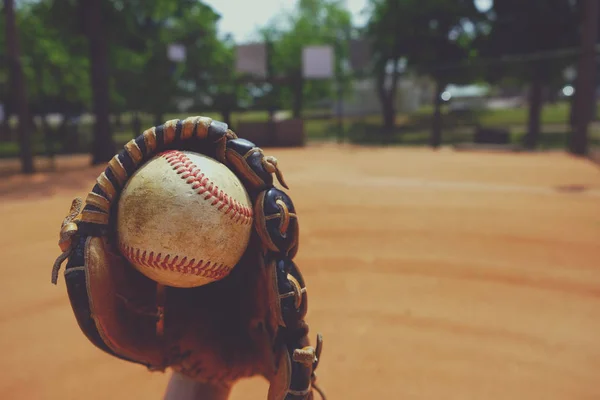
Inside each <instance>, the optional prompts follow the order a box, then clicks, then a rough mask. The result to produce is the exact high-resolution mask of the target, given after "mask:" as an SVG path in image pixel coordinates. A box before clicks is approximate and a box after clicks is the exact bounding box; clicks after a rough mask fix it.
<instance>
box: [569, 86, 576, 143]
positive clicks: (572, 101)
mask: <svg viewBox="0 0 600 400" xmlns="http://www.w3.org/2000/svg"><path fill="white" fill-rule="evenodd" d="M577 86H578V85H577V81H575V87H577ZM569 104H570V113H569V126H570V127H571V131H573V130H574V129H575V123H576V121H577V91H575V93H574V94H573V95H572V96H571V97H570V98H569Z"/></svg>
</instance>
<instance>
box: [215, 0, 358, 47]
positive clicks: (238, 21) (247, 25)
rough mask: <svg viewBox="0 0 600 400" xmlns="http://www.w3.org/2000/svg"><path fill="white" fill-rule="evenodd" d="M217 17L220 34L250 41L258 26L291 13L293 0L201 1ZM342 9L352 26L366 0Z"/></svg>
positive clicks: (351, 1) (348, 2)
mask: <svg viewBox="0 0 600 400" xmlns="http://www.w3.org/2000/svg"><path fill="white" fill-rule="evenodd" d="M204 2H205V3H206V4H208V5H210V6H211V7H212V8H213V9H214V10H215V11H217V12H218V13H219V14H221V21H220V24H219V32H220V34H225V33H231V34H232V35H233V37H234V39H235V41H236V42H238V43H243V42H246V41H251V40H253V39H254V36H255V34H256V32H257V30H258V28H259V27H261V26H264V25H265V24H266V23H267V22H269V21H270V20H271V19H272V18H274V17H275V16H277V15H279V14H280V13H281V12H282V11H287V10H291V9H293V8H294V5H295V4H296V0H255V1H251V0H204ZM345 3H346V7H347V8H348V10H350V12H351V13H352V15H353V17H354V23H355V24H362V23H363V22H364V21H365V20H366V19H365V18H364V17H362V16H360V13H361V11H362V9H363V8H364V7H366V5H367V4H368V0H346V1H345Z"/></svg>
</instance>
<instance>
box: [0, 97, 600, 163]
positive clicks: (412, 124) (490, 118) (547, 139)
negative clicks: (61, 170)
mask: <svg viewBox="0 0 600 400" xmlns="http://www.w3.org/2000/svg"><path fill="white" fill-rule="evenodd" d="M317 112H318V111H317ZM314 114H315V111H311V110H307V111H306V112H305V116H306V117H309V118H307V119H306V121H305V133H306V136H307V139H308V141H328V140H333V139H336V138H337V137H338V121H337V120H336V119H335V118H329V119H311V118H310V116H311V115H314ZM188 115H206V116H208V117H211V118H214V119H218V120H221V116H220V115H219V114H216V113H203V112H195V111H190V112H186V113H185V114H166V115H165V116H164V118H163V119H164V121H167V120H169V119H177V118H184V117H186V116H188ZM431 116H432V109H431V107H424V108H422V109H421V110H419V111H417V112H415V113H412V114H402V115H398V117H397V121H396V122H397V128H396V130H395V132H394V133H393V134H392V136H391V137H386V138H385V139H386V140H388V141H389V143H390V144H394V145H405V146H423V145H427V144H428V143H429V134H430V127H431ZM131 117H132V116H131V114H129V113H125V114H123V115H121V118H120V119H121V125H120V126H116V125H115V124H114V123H115V118H113V119H112V120H113V131H114V135H115V139H116V141H117V142H118V143H119V144H122V143H125V142H127V141H128V140H130V139H131V138H133V137H135V136H136V135H137V134H139V132H133V130H132V128H131ZM141 117H142V127H143V128H142V129H146V128H148V127H150V126H152V125H153V120H152V117H151V116H150V115H142V116H141ZM267 117H268V116H267V113H266V112H262V111H252V112H244V113H234V114H233V115H232V126H233V128H234V129H235V127H236V125H237V124H238V123H239V122H241V121H266V120H267ZM568 119H569V106H568V104H566V103H555V104H547V105H546V106H545V107H544V109H543V112H542V133H541V136H540V140H539V148H540V149H542V150H545V149H564V148H565V146H566V143H567V137H568V132H569V131H570V128H569V126H568V123H567V122H568ZM443 120H444V128H443V136H442V140H443V143H444V144H457V143H465V142H471V141H472V137H473V129H474V126H475V125H476V124H480V125H482V126H485V127H501V128H506V129H508V130H509V131H510V133H511V142H512V143H513V144H520V143H522V140H523V137H524V136H525V132H526V123H527V109H526V108H515V109H501V110H491V111H477V112H473V113H471V114H469V115H467V116H464V115H462V116H459V115H455V114H452V113H449V112H448V111H447V110H444V119H443ZM92 122H93V119H92V118H91V117H89V116H85V117H84V118H82V120H81V123H80V124H79V126H78V127H77V128H76V129H77V132H78V135H77V137H78V139H79V140H80V141H81V142H82V144H81V145H80V147H82V148H83V149H87V148H89V142H90V138H91V134H92ZM381 125H382V120H381V116H380V115H371V116H365V117H347V118H344V119H343V133H342V134H343V138H344V140H346V141H350V142H352V143H359V144H380V143H381V142H382V140H383V139H382V135H381V134H379V132H380V131H381V128H380V127H381ZM67 140H68V139H67ZM58 142H59V141H58V140H56V142H55V147H54V148H55V151H56V152H58V153H61V152H62V151H61V145H60V143H58ZM590 142H591V143H592V145H596V146H600V123H594V124H592V126H591V128H590ZM34 150H35V153H36V154H44V153H45V152H46V151H47V150H46V143H45V140H44V138H43V136H42V135H41V133H40V132H37V133H36V134H35V140H34ZM82 151H83V150H82ZM17 154H18V144H17V143H16V142H0V158H6V157H15V156H16V155H17Z"/></svg>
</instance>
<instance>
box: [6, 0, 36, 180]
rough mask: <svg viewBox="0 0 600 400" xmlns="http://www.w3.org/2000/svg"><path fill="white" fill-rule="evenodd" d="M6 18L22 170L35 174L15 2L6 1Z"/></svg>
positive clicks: (8, 59) (30, 125)
mask: <svg viewBox="0 0 600 400" xmlns="http://www.w3.org/2000/svg"><path fill="white" fill-rule="evenodd" d="M4 12H5V18H6V23H5V27H6V45H7V54H6V55H7V61H8V64H9V68H10V80H11V83H12V93H13V96H14V97H15V105H16V108H17V114H18V117H19V125H18V135H19V144H20V157H21V170H22V172H23V173H26V174H31V173H34V172H35V168H34V165H33V149H32V144H31V131H32V125H33V124H32V121H31V116H30V113H29V104H28V103H27V95H26V86H25V78H24V75H23V68H22V66H21V49H20V43H19V37H18V36H19V35H18V31H17V26H16V18H15V8H14V2H13V0H4Z"/></svg>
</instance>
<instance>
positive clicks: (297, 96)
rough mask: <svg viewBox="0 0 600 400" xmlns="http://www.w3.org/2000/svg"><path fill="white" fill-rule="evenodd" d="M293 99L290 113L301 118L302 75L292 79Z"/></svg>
mask: <svg viewBox="0 0 600 400" xmlns="http://www.w3.org/2000/svg"><path fill="white" fill-rule="evenodd" d="M293 88H294V101H293V104H292V113H293V116H294V118H302V107H303V104H304V79H303V78H302V76H300V75H298V77H297V78H296V79H295V80H294V84H293Z"/></svg>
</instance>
